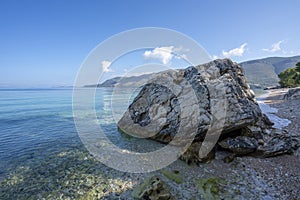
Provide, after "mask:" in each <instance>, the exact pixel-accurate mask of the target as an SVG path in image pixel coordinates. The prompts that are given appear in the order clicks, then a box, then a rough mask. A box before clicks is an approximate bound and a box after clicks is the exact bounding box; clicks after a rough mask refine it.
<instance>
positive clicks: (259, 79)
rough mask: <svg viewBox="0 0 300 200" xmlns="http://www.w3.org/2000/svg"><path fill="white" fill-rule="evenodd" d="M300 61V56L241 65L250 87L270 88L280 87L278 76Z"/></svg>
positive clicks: (271, 58) (262, 60)
mask: <svg viewBox="0 0 300 200" xmlns="http://www.w3.org/2000/svg"><path fill="white" fill-rule="evenodd" d="M299 61H300V56H294V57H270V58H263V59H258V60H251V61H247V62H243V63H240V65H241V66H242V67H243V68H244V70H245V73H246V76H247V79H248V82H249V84H250V85H252V86H253V85H256V86H257V87H258V86H260V87H262V88H264V87H270V86H275V85H279V83H278V82H279V78H278V74H279V73H281V72H282V71H284V70H286V69H288V68H291V67H294V66H295V65H296V63H297V62H299Z"/></svg>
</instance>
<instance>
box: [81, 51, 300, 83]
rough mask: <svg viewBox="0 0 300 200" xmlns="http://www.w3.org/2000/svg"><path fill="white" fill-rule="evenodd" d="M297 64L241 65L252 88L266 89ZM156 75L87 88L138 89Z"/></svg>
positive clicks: (288, 60)
mask: <svg viewBox="0 0 300 200" xmlns="http://www.w3.org/2000/svg"><path fill="white" fill-rule="evenodd" d="M297 62H300V56H294V57H269V58H263V59H257V60H250V61H246V62H242V63H239V64H240V65H241V67H242V68H243V69H244V70H245V74H246V77H247V80H248V83H249V84H250V86H251V87H252V88H266V87H272V86H278V85H279V83H278V82H279V78H278V74H279V73H281V72H282V71H284V70H286V69H288V68H291V67H294V66H295V65H296V63H297ZM155 75H156V73H153V74H144V75H140V76H130V77H115V78H112V79H108V80H106V81H104V82H103V83H101V84H95V85H86V86H85V87H114V86H116V85H122V86H124V87H136V86H140V85H141V84H142V83H144V82H145V80H149V79H151V78H153V77H154V76H155Z"/></svg>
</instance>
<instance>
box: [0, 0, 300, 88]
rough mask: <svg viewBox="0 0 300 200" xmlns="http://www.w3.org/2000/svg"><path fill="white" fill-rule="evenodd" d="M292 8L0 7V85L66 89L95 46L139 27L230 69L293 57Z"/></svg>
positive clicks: (68, 2)
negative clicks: (161, 31) (187, 42)
mask: <svg viewBox="0 0 300 200" xmlns="http://www.w3.org/2000/svg"><path fill="white" fill-rule="evenodd" d="M299 8H300V1H297V0H294V1H293V0H289V1H277V0H264V1H258V0H252V1H238V0H235V1H234V0H228V1H215V0H209V1H188V0H187V1H176V0H175V1H174V0H173V1H167V0H161V1H143V0H136V1H133V0H127V1H121V0H118V1H116V0H110V1H109V0H106V1H104V0H103V1H100V0H99V1H83V0H82V1H78V0H43V1H40V0H24V1H22V0H19V1H16V0H1V1H0V86H2V87H32V86H34V87H45V86H63V85H72V84H73V82H74V79H75V77H76V73H77V71H78V69H79V67H80V65H81V63H82V62H83V61H84V59H85V58H86V57H87V55H88V54H89V52H90V51H91V50H92V49H93V48H94V47H95V46H97V45H98V44H99V43H100V42H102V41H103V40H105V39H107V38H109V37H110V36H112V35H114V34H117V33H119V32H122V31H126V30H128V29H133V28H141V27H164V28H169V29H174V30H176V31H179V32H182V33H184V34H186V35H188V36H190V37H192V38H193V39H194V40H196V41H197V42H198V43H199V44H201V45H202V46H203V47H204V48H205V49H206V51H207V52H208V53H209V54H210V55H211V56H214V57H219V58H221V57H230V58H232V59H233V60H234V61H237V62H240V61H244V60H249V59H256V58H261V57H267V56H293V55H299V54H300V39H299V35H300V26H299V19H300V18H299ZM129 66H131V64H130V62H128V61H127V62H124V66H122V67H121V68H123V69H122V70H123V71H124V70H127V68H128V67H129ZM183 67H185V66H183ZM112 75H113V74H111V76H112ZM107 77H109V76H107Z"/></svg>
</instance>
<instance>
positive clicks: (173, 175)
mask: <svg viewBox="0 0 300 200" xmlns="http://www.w3.org/2000/svg"><path fill="white" fill-rule="evenodd" d="M161 173H162V174H163V175H164V176H165V177H167V178H168V179H170V180H171V181H174V182H176V183H177V184H181V183H183V180H182V178H181V176H180V174H179V172H178V173H175V172H172V171H169V170H162V171H161Z"/></svg>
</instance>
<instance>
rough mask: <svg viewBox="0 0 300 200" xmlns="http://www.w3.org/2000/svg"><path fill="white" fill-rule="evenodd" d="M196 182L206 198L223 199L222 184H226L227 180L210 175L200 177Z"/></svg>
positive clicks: (210, 199) (211, 199)
mask: <svg viewBox="0 0 300 200" xmlns="http://www.w3.org/2000/svg"><path fill="white" fill-rule="evenodd" d="M196 184H197V187H198V189H199V191H200V193H201V195H202V196H203V198H204V199H207V200H218V199H221V198H220V197H219V193H220V185H221V184H225V180H224V179H220V178H216V177H210V178H206V179H198V180H196Z"/></svg>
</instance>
